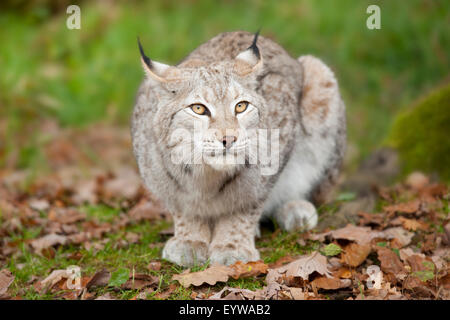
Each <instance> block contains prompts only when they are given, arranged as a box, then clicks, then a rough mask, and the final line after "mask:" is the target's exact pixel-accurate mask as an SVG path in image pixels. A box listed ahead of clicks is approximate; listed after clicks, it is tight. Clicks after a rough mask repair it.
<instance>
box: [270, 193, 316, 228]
mask: <svg viewBox="0 0 450 320" xmlns="http://www.w3.org/2000/svg"><path fill="white" fill-rule="evenodd" d="M275 219H276V220H277V222H278V224H279V225H280V227H281V229H283V230H286V231H294V230H310V229H313V228H314V227H315V226H316V225H317V221H318V215H317V211H316V207H314V205H313V204H312V203H311V202H309V201H306V200H293V201H289V202H287V203H286V204H284V205H283V206H282V207H281V208H279V209H278V210H277V212H276V213H275Z"/></svg>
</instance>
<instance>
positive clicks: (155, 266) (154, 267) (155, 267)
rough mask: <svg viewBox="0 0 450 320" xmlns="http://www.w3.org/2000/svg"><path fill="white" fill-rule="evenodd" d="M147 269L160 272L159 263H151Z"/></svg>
mask: <svg viewBox="0 0 450 320" xmlns="http://www.w3.org/2000/svg"><path fill="white" fill-rule="evenodd" d="M147 269H149V270H153V271H159V270H161V262H159V261H151V262H150V263H149V264H148V266H147Z"/></svg>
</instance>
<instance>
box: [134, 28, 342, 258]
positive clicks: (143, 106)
mask: <svg viewBox="0 0 450 320" xmlns="http://www.w3.org/2000/svg"><path fill="white" fill-rule="evenodd" d="M138 44H139V49H140V53H141V62H142V65H143V68H144V71H145V75H146V76H145V79H144V81H143V83H142V84H141V86H140V88H139V91H138V95H137V98H136V104H135V107H134V111H133V115H132V126H131V127H132V128H131V132H132V140H133V150H134V154H135V157H136V161H137V164H138V168H139V172H140V175H141V176H142V178H143V181H144V184H145V186H146V187H147V188H148V190H149V191H150V192H151V193H152V194H153V195H155V196H156V197H157V198H158V199H160V200H161V201H162V202H163V203H164V205H165V206H166V208H167V210H168V211H169V212H171V214H172V216H173V221H174V236H173V237H172V238H171V239H169V240H168V241H167V243H166V244H165V247H164V249H163V253H162V256H163V258H165V259H167V260H169V261H171V262H174V263H176V264H178V265H182V266H192V265H195V264H201V263H204V262H205V261H207V260H208V259H209V260H210V263H219V264H225V265H229V264H233V263H235V262H236V261H243V262H246V261H254V260H258V259H259V258H260V255H259V252H258V250H257V249H256V248H255V237H256V236H257V235H258V232H259V222H260V220H261V219H263V218H267V217H273V218H274V220H275V221H277V223H278V224H279V226H280V227H281V228H282V229H284V230H288V231H292V230H296V229H302V230H306V229H311V228H314V227H315V226H316V224H317V221H318V215H317V212H316V207H315V205H317V204H320V203H323V202H324V201H326V200H327V197H328V195H329V194H330V190H331V188H332V186H333V185H334V184H335V183H336V180H337V177H338V173H339V169H340V166H341V162H342V158H343V155H344V151H345V146H346V120H345V106H344V103H343V101H342V99H341V96H340V93H339V88H338V83H337V80H336V78H335V76H334V74H333V72H332V71H331V70H330V69H329V68H328V67H327V66H326V65H325V64H324V63H323V62H322V61H321V60H319V59H317V58H315V57H313V56H301V57H300V58H298V59H294V58H292V57H291V56H290V55H289V54H288V53H287V52H286V51H285V50H284V49H283V48H282V47H281V46H280V45H278V44H277V43H275V42H274V41H272V40H270V39H268V38H265V37H263V36H259V37H258V33H257V34H256V35H253V34H251V33H248V32H244V31H237V32H227V33H222V34H219V35H218V36H216V37H214V38H212V39H211V40H209V41H208V42H206V43H204V44H202V45H200V46H199V47H198V48H197V49H195V50H194V51H193V52H192V53H190V54H189V55H188V56H187V57H186V58H185V59H183V60H182V61H181V62H180V63H179V64H177V65H176V66H169V65H166V64H163V63H160V62H156V61H153V60H151V59H150V58H148V57H147V56H146V54H145V53H144V50H143V48H142V46H141V43H140V42H139V40H138ZM260 133H263V134H260ZM261 136H264V137H267V139H266V140H270V143H269V142H267V143H263V142H264V139H262V138H261ZM272 137H274V139H271V138H272ZM258 148H261V149H262V150H263V151H264V152H262V154H264V153H267V154H271V155H272V156H273V155H275V157H271V159H272V160H274V161H273V162H274V163H275V164H274V166H273V168H272V169H273V170H268V171H264V170H263V169H264V168H266V169H267V167H268V166H267V165H266V164H267V163H263V161H262V160H261V159H260V158H258V157H257V156H258V154H259V151H257V149H258ZM313 203H314V204H315V205H314V204H313Z"/></svg>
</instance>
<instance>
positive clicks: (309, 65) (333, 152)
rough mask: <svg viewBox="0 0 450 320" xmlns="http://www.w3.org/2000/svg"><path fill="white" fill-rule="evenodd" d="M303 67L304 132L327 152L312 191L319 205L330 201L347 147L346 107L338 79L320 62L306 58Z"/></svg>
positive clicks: (312, 58) (302, 103) (299, 59)
mask: <svg viewBox="0 0 450 320" xmlns="http://www.w3.org/2000/svg"><path fill="white" fill-rule="evenodd" d="M298 61H299V62H300V63H301V64H302V66H303V75H304V76H303V94H302V101H301V113H302V117H303V119H304V120H303V124H304V127H305V130H306V131H307V132H308V133H309V134H310V135H311V139H312V140H315V141H313V143H314V144H315V145H317V146H321V147H322V148H323V149H324V150H327V151H325V152H324V153H323V154H320V155H319V154H318V155H317V158H318V159H323V162H322V163H320V164H318V165H319V166H320V167H321V168H320V170H321V171H322V172H323V173H322V177H321V179H319V181H316V183H315V184H314V185H315V187H314V188H313V189H312V190H311V191H310V193H309V195H310V197H309V198H310V200H311V201H312V202H313V203H314V204H315V205H319V204H322V203H325V202H327V201H328V200H330V198H331V195H332V191H333V189H334V187H335V185H336V183H337V180H338V177H339V172H340V169H341V165H342V161H343V158H344V154H345V148H346V138H347V130H346V117H345V104H344V102H343V100H342V98H341V95H340V92H339V86H338V82H337V79H336V77H335V75H334V73H333V71H331V69H330V68H329V67H328V66H327V65H326V64H325V63H323V62H322V61H321V60H320V59H318V58H316V57H313V56H310V55H306V56H301V57H299V58H298Z"/></svg>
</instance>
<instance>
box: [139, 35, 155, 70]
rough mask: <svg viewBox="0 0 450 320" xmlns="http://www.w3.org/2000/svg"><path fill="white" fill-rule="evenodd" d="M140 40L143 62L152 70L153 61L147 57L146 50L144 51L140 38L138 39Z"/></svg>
mask: <svg viewBox="0 0 450 320" xmlns="http://www.w3.org/2000/svg"><path fill="white" fill-rule="evenodd" d="M137 40H138V46H139V52H140V53H141V57H142V60H144V63H145V64H146V65H147V67H149V69H151V68H152V60H150V58H149V57H147V56H146V55H145V52H144V49H142V45H141V41H140V40H139V37H137Z"/></svg>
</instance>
